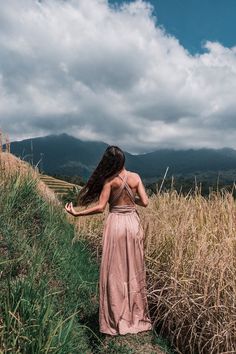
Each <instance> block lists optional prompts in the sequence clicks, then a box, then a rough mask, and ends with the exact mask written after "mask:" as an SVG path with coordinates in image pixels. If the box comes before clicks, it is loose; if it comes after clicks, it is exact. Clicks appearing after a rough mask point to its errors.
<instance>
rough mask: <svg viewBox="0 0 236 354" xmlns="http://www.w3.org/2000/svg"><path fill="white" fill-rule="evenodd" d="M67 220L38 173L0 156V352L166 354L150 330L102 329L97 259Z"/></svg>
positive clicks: (11, 157)
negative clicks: (118, 334) (121, 333)
mask: <svg viewBox="0 0 236 354" xmlns="http://www.w3.org/2000/svg"><path fill="white" fill-rule="evenodd" d="M72 221H73V220H72V219H71V218H70V217H68V216H67V214H65V212H64V210H63V209H62V206H61V205H60V203H59V202H58V200H57V198H56V197H55V195H54V193H53V192H52V191H51V190H50V189H48V188H47V186H46V185H45V184H44V183H43V182H42V181H40V179H39V176H38V174H37V171H35V170H33V169H32V168H31V167H30V166H29V165H28V164H27V163H23V162H22V161H20V160H19V159H17V158H16V157H14V156H13V155H11V154H6V153H0V275H1V277H0V353H3V354H5V353H32V354H42V353H44V354H46V353H53V354H54V353H55V354H69V353H71V354H84V353H86V354H92V353H97V354H99V353H100V354H109V353H120V354H122V353H123V354H128V353H129V354H134V353H140V354H141V353H142V354H145V353H146V354H149V353H150V352H152V353H157V354H164V351H162V350H161V349H160V347H159V345H157V344H155V343H154V341H155V342H156V343H157V342H158V341H160V340H159V338H157V337H156V336H155V334H154V333H153V335H150V334H148V335H145V334H144V335H143V336H141V337H139V336H131V337H129V336H128V337H126V338H125V340H122V338H111V339H110V340H107V339H106V338H105V336H104V335H103V334H101V333H100V332H99V324H98V292H97V289H98V264H97V262H96V258H95V257H94V256H93V255H92V254H91V250H90V246H89V243H88V241H86V240H83V241H82V240H76V237H77V232H76V228H75V225H74V224H73V222H72ZM134 347H136V348H139V349H140V351H139V350H135V352H134V349H133V348H134ZM165 352H166V351H165Z"/></svg>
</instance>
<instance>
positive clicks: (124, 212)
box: [99, 174, 152, 335]
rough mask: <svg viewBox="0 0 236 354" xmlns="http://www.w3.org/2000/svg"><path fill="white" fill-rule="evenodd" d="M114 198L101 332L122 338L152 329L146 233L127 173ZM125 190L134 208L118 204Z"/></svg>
mask: <svg viewBox="0 0 236 354" xmlns="http://www.w3.org/2000/svg"><path fill="white" fill-rule="evenodd" d="M118 177H120V178H121V179H122V184H121V185H120V187H119V188H118V189H117V190H116V192H115V193H114V194H113V195H112V198H111V199H110V207H109V213H108V216H107V218H106V221H105V224H104V230H103V240H102V247H103V248H102V260H101V266H100V277H99V278H100V279H99V327H100V332H102V333H106V334H110V335H118V334H127V333H138V332H141V331H147V330H151V329H152V325H151V320H150V316H149V313H148V303H147V296H146V274H145V264H144V250H143V237H144V232H143V228H142V225H141V223H140V218H139V215H138V212H137V209H136V205H135V196H134V193H133V191H132V189H131V188H130V186H129V185H128V183H127V174H126V175H125V177H124V178H122V177H121V176H120V175H118ZM124 189H125V191H126V193H127V194H128V195H129V197H130V199H131V201H132V205H115V201H116V200H117V199H118V198H119V197H120V196H121V193H122V191H123V190H124Z"/></svg>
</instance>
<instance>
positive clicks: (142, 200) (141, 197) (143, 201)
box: [135, 174, 148, 207]
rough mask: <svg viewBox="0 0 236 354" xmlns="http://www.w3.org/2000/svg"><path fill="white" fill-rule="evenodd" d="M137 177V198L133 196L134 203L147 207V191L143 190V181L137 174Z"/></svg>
mask: <svg viewBox="0 0 236 354" xmlns="http://www.w3.org/2000/svg"><path fill="white" fill-rule="evenodd" d="M137 176H138V178H139V182H138V188H137V193H138V198H137V197H135V203H136V204H138V205H141V206H143V207H147V206H148V196H147V193H146V191H145V188H144V185H143V182H142V180H141V178H140V176H139V175H138V174H137Z"/></svg>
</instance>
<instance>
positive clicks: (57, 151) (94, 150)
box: [11, 133, 236, 179]
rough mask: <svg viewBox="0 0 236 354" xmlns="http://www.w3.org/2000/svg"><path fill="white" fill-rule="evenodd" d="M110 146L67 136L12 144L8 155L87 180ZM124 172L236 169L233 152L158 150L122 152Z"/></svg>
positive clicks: (48, 170)
mask: <svg viewBox="0 0 236 354" xmlns="http://www.w3.org/2000/svg"><path fill="white" fill-rule="evenodd" d="M108 146H109V144H107V143H105V142H100V141H83V140H80V139H77V138H75V137H73V136H70V135H68V134H65V133H63V134H60V135H47V136H44V137H38V138H32V139H25V140H22V141H15V142H12V143H11V152H12V153H13V154H14V155H16V156H18V157H21V158H22V159H24V160H27V161H31V162H32V163H33V164H34V165H38V166H39V167H40V169H41V170H43V171H45V172H46V173H57V174H64V175H65V174H67V175H81V176H82V177H83V178H85V179H87V178H88V177H89V175H90V174H91V172H92V171H93V169H94V168H95V167H96V165H97V164H98V162H99V161H100V158H101V157H102V155H103V153H104V151H105V149H106V148H107V147H108ZM125 156H126V167H127V169H130V170H133V171H136V172H137V173H139V174H140V175H141V176H142V177H143V178H146V179H155V178H158V177H160V176H163V174H164V173H165V170H166V168H167V167H169V172H168V173H169V174H174V175H179V174H180V175H181V174H182V175H184V174H192V173H195V172H207V171H214V172H217V171H228V170H234V169H235V170H236V150H234V149H232V148H228V147H224V148H222V149H210V148H200V149H193V148H191V149H182V150H177V149H170V148H168V149H159V150H155V151H152V152H148V153H145V154H136V155H134V154H131V153H129V152H127V151H125Z"/></svg>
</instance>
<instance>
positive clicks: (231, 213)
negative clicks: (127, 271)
mask: <svg viewBox="0 0 236 354" xmlns="http://www.w3.org/2000/svg"><path fill="white" fill-rule="evenodd" d="M156 189H157V188H156ZM233 193H234V187H233V186H232V188H231V191H230V192H229V191H227V190H218V191H212V192H211V193H210V194H209V196H208V197H207V198H205V197H204V196H202V195H201V193H200V192H199V188H196V189H195V192H194V193H189V194H187V195H184V194H182V193H178V192H177V191H176V190H175V189H174V188H172V189H170V190H166V191H165V190H163V189H162V190H160V189H159V192H158V193H156V194H153V195H152V196H151V197H150V203H149V206H148V207H147V208H146V209H144V208H141V207H139V213H140V217H141V221H142V224H143V227H144V231H145V254H146V270H147V280H148V299H149V304H150V311H151V314H152V320H153V323H154V324H155V326H156V330H157V332H158V333H159V334H160V335H163V336H164V337H165V338H166V337H167V338H168V339H169V340H170V342H171V344H172V345H173V346H174V347H175V348H176V350H177V352H178V353H180V352H181V353H183V354H196V353H198V354H218V353H235V352H236V320H235V313H236V282H235V279H236V263H235V260H236V238H235V235H236V204H235V201H234V198H233ZM103 218H104V216H100V215H98V216H94V217H93V218H89V217H84V218H80V219H79V221H78V225H77V228H78V232H77V235H78V239H80V240H82V239H86V240H89V242H90V243H91V245H93V248H94V253H95V254H97V255H98V257H100V255H101V242H100V240H101V238H100V236H101V233H102V223H103Z"/></svg>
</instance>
